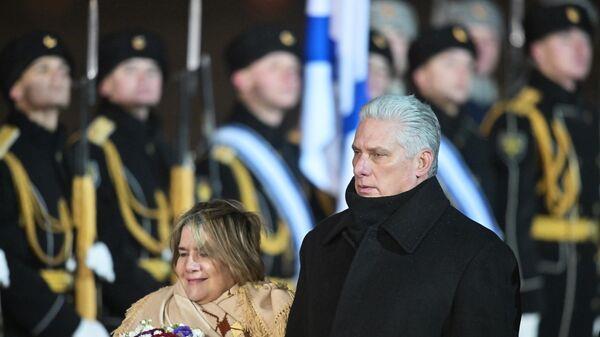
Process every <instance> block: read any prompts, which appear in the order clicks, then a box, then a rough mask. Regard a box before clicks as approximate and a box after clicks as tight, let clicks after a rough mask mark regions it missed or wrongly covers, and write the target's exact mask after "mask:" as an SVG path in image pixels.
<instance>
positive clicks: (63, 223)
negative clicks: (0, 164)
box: [4, 152, 73, 267]
mask: <svg viewBox="0 0 600 337" xmlns="http://www.w3.org/2000/svg"><path fill="white" fill-rule="evenodd" d="M4 161H5V162H6V164H7V166H8V168H9V170H10V173H11V176H12V180H13V183H14V185H15V189H16V191H17V195H18V198H19V207H20V210H21V223H22V225H23V226H24V228H25V234H26V236H27V241H28V243H29V246H30V247H31V249H32V250H33V252H34V254H35V255H36V256H37V257H38V258H39V259H40V261H42V262H43V263H44V264H46V265H48V266H50V267H55V266H58V265H61V264H63V263H64V262H65V261H66V260H67V259H68V258H69V257H71V253H72V249H73V226H72V223H71V217H70V215H69V210H68V207H67V202H66V201H65V200H64V199H62V198H61V199H59V201H58V212H59V219H56V218H54V217H52V216H51V215H50V214H48V212H47V211H46V210H45V209H43V208H42V207H41V205H40V204H39V202H38V200H37V199H36V198H35V196H34V194H33V191H32V186H33V185H32V183H31V181H30V180H29V176H28V175H27V171H25V168H24V167H23V165H22V164H21V161H20V160H19V159H17V157H16V156H15V155H14V154H12V153H10V152H8V153H6V154H5V156H4ZM48 224H49V226H47V225H48ZM36 225H37V226H38V227H39V228H41V229H42V230H45V231H49V232H51V233H53V234H63V235H64V241H63V245H62V247H61V249H60V252H59V253H58V254H57V255H56V256H49V255H48V254H46V253H45V252H44V250H43V249H42V248H41V246H40V242H39V240H38V237H37V232H36ZM46 226H47V227H46Z"/></svg>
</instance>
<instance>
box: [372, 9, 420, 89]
mask: <svg viewBox="0 0 600 337" xmlns="http://www.w3.org/2000/svg"><path fill="white" fill-rule="evenodd" d="M369 24H370V26H371V29H374V30H376V31H378V32H380V33H381V34H382V35H383V36H385V38H386V39H387V41H388V42H389V47H390V51H391V53H392V60H393V74H394V75H395V77H394V78H393V80H392V83H391V84H390V86H389V87H388V91H387V92H386V94H398V95H404V94H406V84H405V83H404V80H403V79H404V75H405V74H406V71H407V69H408V47H409V46H410V44H411V42H412V41H413V40H414V39H415V38H416V37H417V35H418V33H419V17H418V16H417V13H416V12H415V9H414V8H413V6H412V5H411V4H410V3H409V2H408V1H401V0H373V1H372V2H371V6H370V8H369ZM371 97H375V96H371Z"/></svg>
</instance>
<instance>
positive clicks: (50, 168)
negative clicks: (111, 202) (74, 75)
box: [0, 31, 108, 337]
mask: <svg viewBox="0 0 600 337" xmlns="http://www.w3.org/2000/svg"><path fill="white" fill-rule="evenodd" d="M72 69H73V60H72V59H71V56H70V55H69V53H68V51H67V49H66V47H65V44H64V42H63V41H62V40H61V39H60V38H59V37H58V36H57V35H56V34H53V33H49V32H43V31H36V32H32V33H29V34H26V35H24V36H22V37H20V38H18V39H15V40H13V41H11V42H10V43H9V44H7V45H6V46H5V47H4V49H3V50H2V53H1V55H0V79H1V81H2V94H3V95H4V98H5V99H6V101H7V103H8V104H7V105H8V111H9V112H8V117H7V119H6V121H5V123H3V125H2V126H1V127H0V247H2V249H3V250H4V251H5V253H6V260H7V262H8V263H7V264H8V268H9V273H10V281H11V282H10V285H9V286H8V288H6V289H1V290H0V295H1V297H2V316H3V317H2V320H3V321H4V324H5V334H6V335H8V336H11V337H12V336H55V337H61V336H75V337H79V336H107V337H108V333H107V331H106V330H105V329H104V327H103V326H102V325H101V324H100V323H98V322H97V321H94V320H88V319H82V318H81V317H80V316H79V315H78V314H77V312H76V310H75V306H74V301H73V285H74V277H75V269H76V262H75V258H74V257H75V252H74V226H75V224H74V223H73V221H72V214H71V212H70V207H69V195H70V193H69V190H68V188H69V181H68V177H67V175H66V173H65V172H66V171H65V170H64V166H63V150H64V145H65V140H66V137H65V132H64V129H63V127H62V126H61V125H60V124H59V123H58V118H59V114H60V111H61V110H63V109H64V108H66V107H67V106H68V105H69V102H70V92H71V70H72ZM104 261H105V262H106V261H107V260H104Z"/></svg>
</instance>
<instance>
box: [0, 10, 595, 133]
mask: <svg viewBox="0 0 600 337" xmlns="http://www.w3.org/2000/svg"><path fill="white" fill-rule="evenodd" d="M592 1H596V0H592ZM409 2H411V3H412V4H413V5H414V6H415V8H416V9H417V11H418V13H419V17H420V21H421V28H423V27H424V25H426V24H427V23H428V22H429V16H430V9H431V6H432V2H433V1H418V0H412V1H409ZM526 2H527V3H528V4H530V3H532V2H533V1H532V0H527V1H526ZM305 3H306V1H305V0H204V1H203V20H204V22H203V25H202V29H203V32H202V34H203V40H202V49H203V51H204V52H208V53H209V54H210V55H211V56H212V60H213V81H214V92H215V98H216V110H217V119H218V120H219V121H222V120H223V119H224V118H225V117H226V116H227V114H228V111H229V109H230V107H231V104H232V101H233V99H234V96H233V94H232V92H231V87H230V86H229V83H228V78H227V74H226V72H225V69H224V64H223V60H222V54H223V49H224V47H225V46H226V45H227V43H228V42H229V41H230V39H231V38H232V37H233V36H234V35H236V34H237V33H239V32H241V31H242V30H244V29H245V28H247V27H249V26H251V25H253V24H254V23H258V22H273V21H275V22H283V23H286V24H288V25H290V26H291V27H293V28H294V29H296V30H297V31H298V32H299V33H300V34H302V33H303V30H304V21H305V19H304V15H305V14H304V11H305ZM348 3H349V4H351V3H352V0H349V1H348ZM496 3H497V4H498V5H499V6H500V7H501V8H502V9H504V13H505V16H506V13H507V10H508V4H509V1H496ZM87 6H88V3H87V1H86V0H0V46H4V45H5V44H6V43H7V42H8V40H10V39H12V38H14V37H17V36H19V35H21V34H23V33H26V32H28V31H30V30H33V29H49V30H52V31H55V32H57V33H59V34H60V35H62V36H63V38H64V39H65V40H66V43H67V44H68V46H69V48H70V49H71V52H72V53H73V55H74V58H75V60H76V64H77V69H76V70H75V77H76V78H81V76H82V74H83V70H84V67H85V48H86V34H87V32H86V29H87V27H86V24H87ZM99 7H100V34H101V35H102V34H105V33H108V32H111V31H115V30H121V29H127V28H143V29H148V30H153V31H156V32H158V33H159V34H160V35H161V36H162V37H163V39H164V41H165V42H166V44H167V48H168V53H169V55H168V56H169V71H170V73H171V76H170V78H169V79H168V80H167V82H166V83H165V88H164V96H163V100H162V102H161V104H160V106H159V109H158V110H159V111H160V115H161V117H162V120H163V122H164V127H165V131H166V133H167V136H168V137H170V138H172V137H173V136H174V133H175V118H176V114H177V110H178V106H179V98H178V91H179V90H178V85H177V81H176V78H177V73H179V72H181V70H183V68H184V66H185V56H186V43H187V15H188V1H187V0H99ZM597 35H598V34H597ZM597 41H598V36H596V39H595V43H594V44H595V49H596V50H595V55H594V56H595V57H594V58H595V61H594V67H593V69H592V74H591V76H590V78H589V79H588V81H587V82H586V83H585V84H584V89H585V93H586V96H587V97H588V99H590V100H595V103H596V104H598V103H599V102H600V99H599V97H600V69H599V68H600V67H599V66H600V64H599V63H600V57H599V56H600V55H599V54H600V53H599V52H598V42H597ZM504 73H505V72H504V69H503V64H501V67H500V69H499V71H498V74H499V77H500V78H501V79H503V77H504V76H502V74H504ZM78 99H79V94H78V90H77V89H74V92H73V100H72V104H71V108H70V109H69V110H68V111H66V112H65V113H64V114H63V116H62V119H63V122H64V123H65V124H66V125H67V126H68V127H69V128H70V129H71V130H73V129H74V127H75V126H76V125H77V122H78V117H77V115H78V113H77V111H76V107H77V106H78V104H77V102H78V101H77V100H78ZM193 110H194V114H195V115H194V118H193V127H192V135H193V140H194V141H197V140H198V139H199V130H200V127H199V126H200V122H201V120H200V117H199V116H200V114H201V111H202V108H201V100H200V99H199V98H196V99H195V101H194V109H193ZM5 112H6V107H5V105H4V104H2V105H1V106H0V118H2V117H3V116H4V114H5Z"/></svg>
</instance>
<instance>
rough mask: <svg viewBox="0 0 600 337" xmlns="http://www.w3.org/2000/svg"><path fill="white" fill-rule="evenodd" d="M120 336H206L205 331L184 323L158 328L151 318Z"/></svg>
mask: <svg viewBox="0 0 600 337" xmlns="http://www.w3.org/2000/svg"><path fill="white" fill-rule="evenodd" d="M119 337H204V333H203V332H202V331H200V330H199V329H192V328H190V327H189V326H187V325H184V324H174V325H171V326H164V327H161V328H157V327H154V326H153V325H152V321H151V320H144V321H141V322H140V324H139V325H138V326H137V327H136V328H135V330H133V331H130V332H127V333H125V334H121V335H120V336H119Z"/></svg>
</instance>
